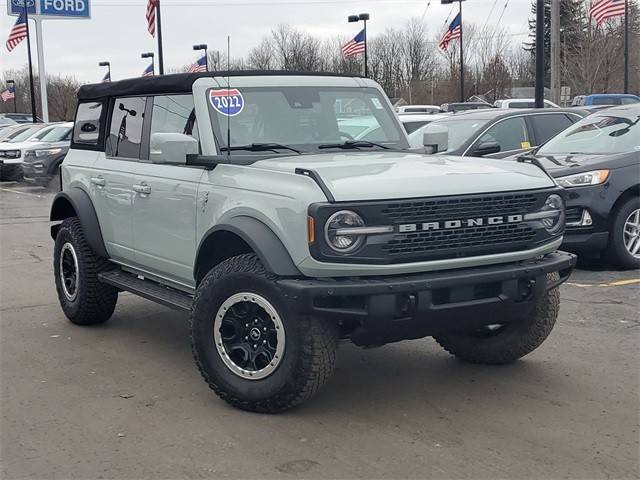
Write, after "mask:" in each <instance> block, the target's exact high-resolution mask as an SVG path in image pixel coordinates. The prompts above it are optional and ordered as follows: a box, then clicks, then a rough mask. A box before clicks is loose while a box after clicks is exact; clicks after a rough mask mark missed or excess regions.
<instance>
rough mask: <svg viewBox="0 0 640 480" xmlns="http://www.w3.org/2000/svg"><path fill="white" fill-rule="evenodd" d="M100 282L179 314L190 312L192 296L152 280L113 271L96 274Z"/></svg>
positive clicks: (120, 271)
mask: <svg viewBox="0 0 640 480" xmlns="http://www.w3.org/2000/svg"><path fill="white" fill-rule="evenodd" d="M98 278H99V279H100V281H101V282H103V283H107V284H109V285H111V286H113V287H116V288H119V289H120V290H124V291H126V292H131V293H133V294H135V295H138V296H140V297H143V298H146V299H147V300H151V301H152V302H156V303H159V304H161V305H164V306H165V307H169V308H173V309H175V310H180V311H181V312H191V304H192V303H193V296H191V295H189V294H188V293H185V292H181V291H180V290H176V289H175V288H171V287H165V286H164V285H160V284H159V283H156V282H154V281H152V280H143V279H141V278H138V276H137V275H134V274H132V273H127V272H123V271H122V270H114V271H111V272H103V273H100V274H98Z"/></svg>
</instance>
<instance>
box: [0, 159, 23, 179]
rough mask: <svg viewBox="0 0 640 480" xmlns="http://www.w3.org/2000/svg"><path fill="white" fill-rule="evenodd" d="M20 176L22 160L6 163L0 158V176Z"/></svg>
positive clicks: (11, 177)
mask: <svg viewBox="0 0 640 480" xmlns="http://www.w3.org/2000/svg"><path fill="white" fill-rule="evenodd" d="M21 176H22V162H15V161H12V162H11V163H7V162H5V161H3V160H0V178H3V179H14V178H19V177H21Z"/></svg>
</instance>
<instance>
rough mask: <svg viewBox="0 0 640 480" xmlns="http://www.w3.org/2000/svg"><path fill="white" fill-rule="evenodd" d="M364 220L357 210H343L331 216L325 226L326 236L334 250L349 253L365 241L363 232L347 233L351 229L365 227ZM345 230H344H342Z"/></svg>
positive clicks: (328, 243)
mask: <svg viewBox="0 0 640 480" xmlns="http://www.w3.org/2000/svg"><path fill="white" fill-rule="evenodd" d="M364 226H365V224H364V220H363V219H362V217H361V216H360V215H358V214H357V213H356V212H352V211H351V210H342V211H340V212H336V213H334V214H333V215H331V216H330V217H329V220H327V223H326V225H325V227H324V238H325V240H326V242H327V245H329V246H330V247H331V248H332V249H333V250H335V251H336V252H340V253H349V252H352V251H354V250H355V249H357V248H358V247H359V246H360V245H362V243H363V242H364V239H365V236H364V235H362V234H353V233H345V232H344V231H345V230H346V231H347V232H348V231H349V229H353V228H361V227H364ZM341 230H343V231H341Z"/></svg>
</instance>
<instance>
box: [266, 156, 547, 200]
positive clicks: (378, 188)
mask: <svg viewBox="0 0 640 480" xmlns="http://www.w3.org/2000/svg"><path fill="white" fill-rule="evenodd" d="M254 166H255V167H258V168H264V169H268V170H274V171H281V172H288V173H294V172H295V169H296V168H305V169H308V170H314V171H316V172H317V173H318V175H319V176H320V178H321V179H322V181H323V182H324V183H325V184H326V186H327V188H328V189H329V190H330V191H331V193H332V194H333V196H334V198H335V199H336V201H363V200H386V199H397V198H416V197H427V196H428V197H432V196H434V197H435V196H443V195H464V194H474V193H488V192H506V191H517V190H530V189H536V188H546V187H551V186H553V185H554V183H553V182H552V180H551V179H550V178H549V177H548V176H547V175H546V173H545V172H543V171H542V170H541V169H539V168H538V167H536V166H534V165H531V164H526V163H517V162H505V161H504V160H487V159H476V158H461V157H449V156H440V155H438V156H433V155H423V154H414V153H409V152H348V153H346V152H341V153H326V154H316V155H301V156H296V157H285V158H282V157H280V158H271V159H266V160H261V161H259V162H256V163H255V164H254Z"/></svg>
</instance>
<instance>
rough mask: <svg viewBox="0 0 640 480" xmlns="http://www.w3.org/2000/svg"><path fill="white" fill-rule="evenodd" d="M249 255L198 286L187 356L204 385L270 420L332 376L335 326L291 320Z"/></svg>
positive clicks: (271, 278)
mask: <svg viewBox="0 0 640 480" xmlns="http://www.w3.org/2000/svg"><path fill="white" fill-rule="evenodd" d="M276 279H277V277H276V276H274V275H272V274H270V273H268V272H267V271H266V270H265V268H264V267H263V265H262V263H260V261H259V260H258V258H257V257H256V256H255V255H253V254H247V255H240V256H237V257H233V258H230V259H228V260H225V261H224V262H222V263H221V264H220V265H218V266H216V267H215V268H214V269H213V270H211V271H210V272H209V273H208V274H207V276H206V277H205V278H204V279H203V280H202V283H201V284H200V286H199V287H198V290H197V292H196V296H195V298H194V303H193V311H192V315H191V342H192V348H193V354H194V357H195V360H196V363H197V365H198V368H199V369H200V372H201V373H202V376H203V377H204V379H205V381H206V382H207V383H208V384H209V386H210V387H211V388H212V389H213V390H214V391H215V392H216V393H217V394H218V395H219V396H220V398H222V399H223V400H225V401H226V402H228V403H229V404H231V405H233V406H234V407H237V408H241V409H243V410H249V411H253V412H263V413H276V412H281V411H284V410H287V409H289V408H291V407H294V406H295V405H298V404H300V403H302V402H304V401H305V400H307V399H309V398H311V397H312V396H313V395H314V394H315V393H316V392H318V390H320V388H321V387H322V386H323V385H324V383H325V382H326V381H327V380H328V379H329V377H330V376H331V374H332V372H333V369H334V365H335V358H336V349H337V340H338V332H337V328H336V326H335V325H332V324H330V323H328V322H323V321H321V320H319V319H315V318H310V317H305V316H298V315H296V314H295V313H294V312H292V311H291V309H290V308H289V304H288V302H287V301H286V300H285V299H284V298H283V297H282V294H281V293H280V291H279V290H278V288H277V287H276V286H275V284H274V280H276Z"/></svg>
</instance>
